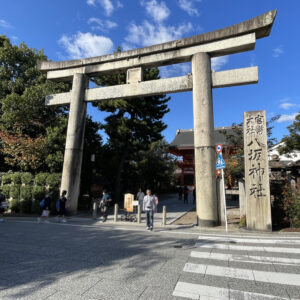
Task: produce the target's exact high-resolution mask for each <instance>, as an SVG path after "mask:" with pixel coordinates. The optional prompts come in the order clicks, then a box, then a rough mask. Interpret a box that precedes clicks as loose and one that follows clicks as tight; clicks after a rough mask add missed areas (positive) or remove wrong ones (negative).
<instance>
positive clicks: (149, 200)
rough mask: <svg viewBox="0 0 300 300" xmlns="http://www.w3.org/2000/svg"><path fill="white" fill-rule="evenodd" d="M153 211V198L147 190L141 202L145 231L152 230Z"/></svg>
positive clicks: (154, 208) (154, 205)
mask: <svg viewBox="0 0 300 300" xmlns="http://www.w3.org/2000/svg"><path fill="white" fill-rule="evenodd" d="M155 210H156V204H155V197H154V196H152V195H151V190H150V189H148V190H147V191H146V196H145V197H144V200H143V211H145V212H146V216H147V230H153V214H154V211H155Z"/></svg>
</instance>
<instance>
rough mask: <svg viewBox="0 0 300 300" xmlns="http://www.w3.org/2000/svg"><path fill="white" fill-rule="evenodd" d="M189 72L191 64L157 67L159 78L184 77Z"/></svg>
mask: <svg viewBox="0 0 300 300" xmlns="http://www.w3.org/2000/svg"><path fill="white" fill-rule="evenodd" d="M191 72H192V71H191V63H181V64H176V65H170V66H164V67H159V75H160V77H161V78H169V77H176V76H184V75H187V74H188V73H191Z"/></svg>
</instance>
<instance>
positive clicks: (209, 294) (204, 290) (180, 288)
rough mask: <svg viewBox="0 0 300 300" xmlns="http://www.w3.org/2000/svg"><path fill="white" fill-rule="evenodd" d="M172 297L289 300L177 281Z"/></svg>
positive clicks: (288, 299)
mask: <svg viewBox="0 0 300 300" xmlns="http://www.w3.org/2000/svg"><path fill="white" fill-rule="evenodd" d="M173 296H177V297H185V298H189V299H222V300H223V299H245V300H250V299H256V300H270V299H273V300H290V298H286V297H277V296H273V295H267V294H260V293H251V292H243V291H239V290H233V289H228V288H219V287H214V286H207V285H201V284H194V283H187V282H181V281H178V282H177V284H176V287H175V290H174V292H173Z"/></svg>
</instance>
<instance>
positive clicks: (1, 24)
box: [0, 19, 13, 28]
mask: <svg viewBox="0 0 300 300" xmlns="http://www.w3.org/2000/svg"><path fill="white" fill-rule="evenodd" d="M0 27H3V28H13V26H12V25H11V24H9V23H8V22H7V21H5V20H3V19H0Z"/></svg>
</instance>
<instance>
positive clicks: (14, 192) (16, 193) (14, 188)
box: [9, 184, 21, 201]
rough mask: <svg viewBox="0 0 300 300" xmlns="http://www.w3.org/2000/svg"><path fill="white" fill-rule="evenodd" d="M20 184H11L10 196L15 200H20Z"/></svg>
mask: <svg viewBox="0 0 300 300" xmlns="http://www.w3.org/2000/svg"><path fill="white" fill-rule="evenodd" d="M20 187H21V185H20V184H15V185H11V186H10V190H9V196H10V197H11V198H13V200H17V201H19V200H20Z"/></svg>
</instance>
